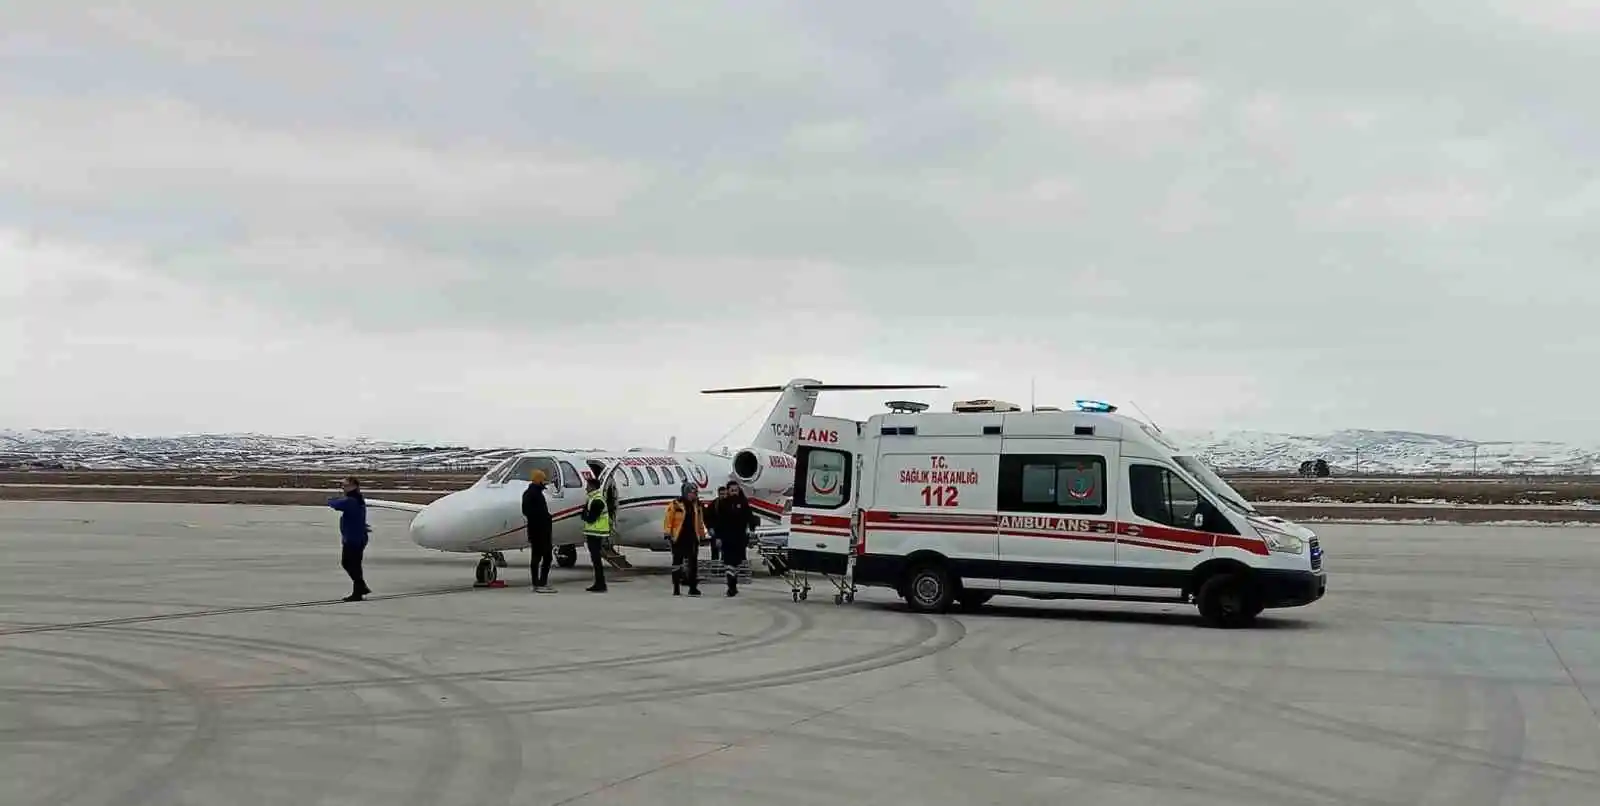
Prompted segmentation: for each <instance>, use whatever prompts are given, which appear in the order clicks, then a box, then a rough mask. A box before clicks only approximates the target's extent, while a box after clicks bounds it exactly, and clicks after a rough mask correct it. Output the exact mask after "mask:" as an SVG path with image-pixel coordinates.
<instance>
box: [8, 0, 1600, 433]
mask: <svg viewBox="0 0 1600 806" xmlns="http://www.w3.org/2000/svg"><path fill="white" fill-rule="evenodd" d="M91 5H93V4H90V3H86V2H85V3H78V2H63V1H62V0H7V1H6V2H5V3H4V4H3V8H0V427H4V426H10V427H37V426H70V427H87V428H103V429H111V430H125V431H131V432H136V433H166V432H174V431H209V430H257V431H268V432H294V433H317V434H333V435H367V436H375V437H383V438H400V439H419V440H453V441H465V442H469V443H480V444H482V443H492V444H521V445H534V444H551V443H554V444H588V445H608V446H624V445H628V444H638V443H646V444H662V443H664V442H665V440H666V438H667V436H669V435H672V434H676V435H678V436H679V438H680V446H681V447H692V446H695V444H696V443H707V442H710V441H712V440H715V439H716V438H717V437H719V436H720V435H722V434H723V433H724V432H726V431H727V430H728V429H730V428H733V427H734V426H736V425H738V424H740V422H741V420H743V419H744V418H745V417H746V416H747V415H750V414H751V413H752V412H753V411H756V410H758V409H759V410H760V411H761V413H764V412H765V408H766V407H767V406H769V405H770V403H771V401H770V399H767V398H757V397H743V398H729V399H710V398H705V397H702V396H700V395H698V394H697V390H699V389H701V388H706V387H709V386H715V385H746V384H766V383H781V382H783V381H785V380H788V379H789V378H791V377H796V376H803V377H816V378H820V379H822V380H825V381H828V382H833V383H854V382H893V381H906V382H932V383H944V384H947V385H949V386H950V387H951V389H950V390H949V392H948V393H940V394H938V395H929V396H925V398H927V399H931V400H932V401H933V402H935V403H937V404H946V403H948V401H949V400H950V399H952V398H953V397H980V396H982V397H1000V398H1005V399H1011V400H1016V401H1018V402H1024V403H1025V402H1026V401H1027V399H1028V394H1029V383H1030V377H1032V376H1036V377H1037V384H1038V389H1039V398H1040V399H1039V402H1040V403H1050V402H1053V403H1057V404H1059V403H1063V402H1066V401H1069V400H1070V399H1072V398H1074V397H1098V398H1102V399H1108V400H1113V401H1118V402H1123V401H1126V400H1129V399H1132V400H1134V401H1137V402H1138V404H1139V405H1140V406H1142V407H1143V408H1144V409H1145V410H1146V411H1148V412H1149V413H1150V415H1152V416H1154V417H1155V418H1156V419H1157V421H1158V422H1160V423H1161V424H1162V425H1163V426H1164V427H1168V428H1172V427H1185V428H1241V427H1242V428H1260V429H1273V430H1290V431H1300V432H1313V431H1323V430H1331V429H1335V428H1345V427H1370V428H1405V429H1416V430H1428V431H1435V432H1444V433H1451V434H1456V435H1460V436H1467V437H1476V438H1482V439H1493V438H1512V439H1527V438H1553V439H1582V440H1591V441H1592V440H1596V439H1600V418H1597V417H1596V416H1595V411H1596V404H1597V399H1600V371H1597V369H1596V368H1597V367H1600V261H1597V257H1596V256H1597V255H1600V135H1597V132H1600V92H1597V91H1596V90H1595V85H1594V77H1596V76H1600V0H1437V1H1435V2H1427V1H1426V0H1424V1H1423V2H1412V3H1404V4H1401V3H1394V2H1377V1H1376V0H1372V1H1371V2H1355V1H1353V0H1345V1H1344V2H1331V1H1329V0H1319V1H1318V2H1296V3H1283V2H1268V1H1267V0H1256V1H1255V2H1243V1H1240V2H1230V1H1228V0H1206V2H1203V3H1198V2H1197V3H1173V2H1170V0H1139V1H1135V0H1120V1H1119V2H1115V3H1111V2H1095V3H1089V2H1070V1H1069V0H1041V1H1039V2H1023V1H1022V0H1007V1H1006V2H985V3H979V2H966V3H954V2H943V3H941V2H930V1H929V0H878V1H877V2H872V3H855V4H844V3H816V2H777V1H776V0H739V1H738V2H732V1H731V0H730V1H729V2H711V1H710V0H700V1H699V2H694V3H665V2H622V0H606V1H605V2H596V1H595V0H583V1H581V2H578V1H575V2H544V1H543V0H519V1H518V2H500V3H489V2H473V1H472V0H458V2H452V3H449V4H445V3H436V4H430V7H432V8H436V9H439V10H436V11H421V10H416V9H417V8H418V5H417V4H415V3H405V2H402V1H401V0H384V1H383V2H376V1H375V0H374V1H373V2H358V0H341V1H340V2H319V3H311V2H302V1H301V0H274V2H272V3H259V4H247V3H231V2H228V3H223V2H209V3H199V2H181V3H180V2H160V1H159V0H150V1H149V2H143V3H139V4H137V5H138V6H140V7H142V9H144V10H140V11H135V10H132V9H133V7H134V5H135V4H131V3H129V4H112V3H107V4H104V6H105V8H104V10H99V11H82V10H78V9H82V8H86V7H89V6H91ZM252 5H254V6H258V7H259V8H260V9H261V10H254V9H251V8H249V6H252ZM1402 6H1405V8H1402ZM269 8H270V10H267V9H269ZM446 8H448V9H449V10H448V11H445V10H444V9H446ZM884 399H885V396H883V395H870V394H837V395H831V396H825V397H824V398H823V401H822V404H821V410H822V411H825V412H832V413H839V414H850V415H865V414H869V413H871V412H873V411H876V410H880V409H881V401H882V400H884ZM1531 408H1537V411H1536V412H1530V411H1529V409H1531ZM758 423H759V418H757V419H755V420H751V421H749V422H748V423H746V424H745V426H746V427H745V429H744V430H743V431H742V432H741V433H749V432H750V431H752V430H753V428H754V426H755V425H757V424H758ZM737 441H738V440H737V439H736V440H735V442H737Z"/></svg>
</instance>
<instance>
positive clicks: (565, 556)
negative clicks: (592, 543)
mask: <svg viewBox="0 0 1600 806" xmlns="http://www.w3.org/2000/svg"><path fill="white" fill-rule="evenodd" d="M577 564H578V547H577V546H562V547H560V548H558V549H556V567H558V568H571V567H572V566H574V565H577Z"/></svg>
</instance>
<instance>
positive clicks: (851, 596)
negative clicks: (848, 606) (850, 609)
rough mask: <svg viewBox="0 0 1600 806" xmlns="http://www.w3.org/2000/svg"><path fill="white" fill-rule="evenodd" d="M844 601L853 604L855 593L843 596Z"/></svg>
mask: <svg viewBox="0 0 1600 806" xmlns="http://www.w3.org/2000/svg"><path fill="white" fill-rule="evenodd" d="M844 600H845V601H847V602H851V603H854V602H855V600H856V592H855V591H851V592H849V593H847V594H845V595H844Z"/></svg>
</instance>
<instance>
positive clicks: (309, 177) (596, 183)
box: [0, 97, 647, 222]
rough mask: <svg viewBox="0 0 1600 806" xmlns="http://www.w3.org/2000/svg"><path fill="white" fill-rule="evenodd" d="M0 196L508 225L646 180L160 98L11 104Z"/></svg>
mask: <svg viewBox="0 0 1600 806" xmlns="http://www.w3.org/2000/svg"><path fill="white" fill-rule="evenodd" d="M7 117H8V122H7V123H6V124H5V125H4V126H0V150H3V151H4V152H5V153H8V154H12V155H16V156H15V157H14V158H12V159H8V160H7V161H6V162H5V163H0V187H6V188H10V189H12V190H13V191H20V192H27V193H28V194H30V195H32V196H34V197H37V198H39V199H41V200H43V201H48V202H58V203H69V204H74V205H80V206H100V207H110V208H119V207H126V206H133V205H143V204H147V203H148V202H149V200H151V199H152V198H160V199H161V200H162V202H163V203H164V204H168V205H192V206H193V207H196V208H202V209H203V208H206V207H212V206H216V205H226V206H228V207H229V208H231V209H233V210H235V211H244V212H246V213H247V214H248V215H250V216H252V217H257V216H277V215H284V216H287V217H289V218H290V219H305V218H315V217H318V216H334V215H347V214H348V215H355V216H363V215H370V216H385V215H396V214H405V215H411V216H418V217H432V218H451V217H456V218H462V217H469V216H471V217H475V218H481V217H488V218H494V219H499V220H503V221H508V222H509V221H512V220H517V219H521V220H538V219H542V218H566V217H596V216H606V215H611V214H615V213H616V212H617V210H618V209H619V208H620V207H621V206H622V205H623V204H625V203H626V202H627V200H628V199H629V198H630V197H631V196H633V195H634V194H636V193H637V192H639V190H640V189H641V187H642V186H643V185H644V183H645V181H646V178H647V177H646V174H645V172H644V171H642V170H640V169H638V168H636V167H632V166H628V165H625V164H618V163H612V162H608V161H606V160H602V159H596V158H593V157H585V156H583V155H578V154H563V153H560V152H559V151H557V150H550V151H542V150H539V149H538V148H536V147H535V148H529V147H508V146H505V145H502V144H496V143H494V142H492V141H489V140H487V139H478V140H476V141H464V142H455V143H436V144H431V145H429V144H425V143H421V142H417V141H416V140H415V139H413V138H410V137H407V136H406V135H405V134H403V133H397V132H372V131H361V130H359V129H355V128H353V127H352V128H347V129H343V130H327V129H323V130H314V129H306V128H304V127H296V128H283V129H277V130H273V129H263V128H259V127H250V126H244V125H241V124H239V123H237V122H234V121H230V120H227V119H223V118H219V117H216V116H212V115H208V114H206V113H205V112H204V111H202V110H200V109H197V108H195V107H194V106H192V105H190V104H186V103H183V102H181V101H175V100H171V99H165V98H159V97H157V98H152V99H148V100H145V99H129V100H126V101H115V102H106V101H94V102H83V101H76V100H22V101H21V102H13V103H8V104H7Z"/></svg>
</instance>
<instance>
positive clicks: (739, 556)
mask: <svg viewBox="0 0 1600 806" xmlns="http://www.w3.org/2000/svg"><path fill="white" fill-rule="evenodd" d="M717 503H718V507H717V535H718V537H719V539H720V540H721V541H722V564H723V567H724V568H725V569H726V570H727V574H728V595H729V596H738V595H739V566H741V565H743V564H744V562H745V555H746V551H747V550H748V549H749V546H750V532H751V530H753V529H755V528H756V527H757V526H758V525H760V523H761V521H760V519H759V518H757V517H756V513H755V509H754V508H753V507H751V506H750V499H749V498H747V497H745V494H744V488H742V487H740V486H739V485H738V483H737V482H729V483H728V497H727V498H725V499H723V500H721V501H718V502H717Z"/></svg>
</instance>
